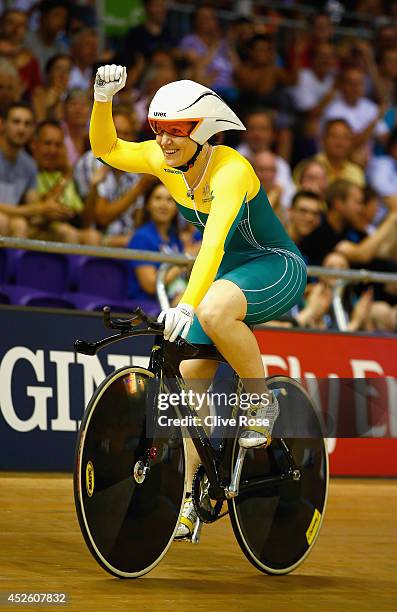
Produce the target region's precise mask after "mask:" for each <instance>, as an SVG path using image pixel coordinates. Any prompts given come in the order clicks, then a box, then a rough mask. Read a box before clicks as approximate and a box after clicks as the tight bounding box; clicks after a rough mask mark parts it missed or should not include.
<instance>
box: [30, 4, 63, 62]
mask: <svg viewBox="0 0 397 612" xmlns="http://www.w3.org/2000/svg"><path fill="white" fill-rule="evenodd" d="M68 7H69V2H66V0H43V1H42V2H40V5H39V27H38V29H37V30H36V31H30V32H29V33H28V35H27V37H26V46H27V48H28V49H30V51H31V52H32V53H33V55H34V56H35V57H36V58H37V59H38V61H39V64H40V69H41V71H42V72H43V71H44V68H45V65H46V63H47V62H48V60H49V59H51V57H53V56H54V55H58V54H59V53H68V47H67V46H66V45H65V43H63V42H61V40H60V36H61V34H62V33H63V32H64V30H65V29H66V23H67V18H68Z"/></svg>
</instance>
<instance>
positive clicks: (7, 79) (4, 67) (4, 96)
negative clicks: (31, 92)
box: [0, 57, 22, 116]
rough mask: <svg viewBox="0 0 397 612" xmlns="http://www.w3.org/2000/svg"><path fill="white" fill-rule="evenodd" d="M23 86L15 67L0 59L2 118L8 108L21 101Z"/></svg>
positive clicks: (0, 114)
mask: <svg viewBox="0 0 397 612" xmlns="http://www.w3.org/2000/svg"><path fill="white" fill-rule="evenodd" d="M21 96H22V84H21V80H20V78H19V73H18V71H17V69H16V68H15V66H14V65H13V64H12V63H11V62H9V61H8V60H6V59H4V58H2V57H0V116H4V114H5V113H6V111H7V109H8V107H9V106H10V105H12V104H15V103H16V102H19V101H20V100H21Z"/></svg>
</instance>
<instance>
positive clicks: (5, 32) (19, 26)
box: [0, 8, 41, 96]
mask: <svg viewBox="0 0 397 612" xmlns="http://www.w3.org/2000/svg"><path fill="white" fill-rule="evenodd" d="M27 30H28V15H27V13H24V12H23V11H20V10H17V9H12V8H11V9H8V10H6V11H4V13H3V15H2V16H1V29H0V33H1V36H3V37H4V42H7V43H8V45H9V55H8V59H9V60H10V61H12V62H13V64H14V65H15V67H16V69H17V70H18V72H19V76H20V79H21V83H22V88H23V91H24V92H26V93H27V94H28V96H30V95H31V94H32V92H33V90H34V89H35V87H37V86H38V85H40V83H41V76H40V66H39V63H38V61H37V59H36V57H35V56H34V55H33V54H32V52H31V51H30V50H29V49H26V48H25V46H24V43H25V37H26V33H27ZM0 54H2V53H1V50H0Z"/></svg>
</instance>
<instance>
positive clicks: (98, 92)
mask: <svg viewBox="0 0 397 612" xmlns="http://www.w3.org/2000/svg"><path fill="white" fill-rule="evenodd" d="M126 80H127V68H125V66H116V64H111V65H109V64H106V66H100V67H99V68H98V70H97V73H96V77H95V83H94V100H95V101H96V102H111V101H112V98H113V96H114V95H115V94H116V93H117V92H118V91H120V89H123V87H124V85H125V82H126Z"/></svg>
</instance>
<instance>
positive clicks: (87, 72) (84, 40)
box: [68, 28, 98, 89]
mask: <svg viewBox="0 0 397 612" xmlns="http://www.w3.org/2000/svg"><path fill="white" fill-rule="evenodd" d="M71 55H72V60H73V68H72V70H71V73H70V78H69V85H68V87H69V89H88V88H89V87H90V86H91V81H92V77H93V65H94V64H95V62H96V61H97V58H98V34H97V32H96V31H95V30H94V29H93V28H84V29H83V30H80V31H79V32H77V33H76V34H75V35H74V36H73V38H72V44H71Z"/></svg>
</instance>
